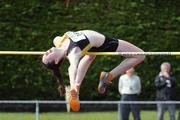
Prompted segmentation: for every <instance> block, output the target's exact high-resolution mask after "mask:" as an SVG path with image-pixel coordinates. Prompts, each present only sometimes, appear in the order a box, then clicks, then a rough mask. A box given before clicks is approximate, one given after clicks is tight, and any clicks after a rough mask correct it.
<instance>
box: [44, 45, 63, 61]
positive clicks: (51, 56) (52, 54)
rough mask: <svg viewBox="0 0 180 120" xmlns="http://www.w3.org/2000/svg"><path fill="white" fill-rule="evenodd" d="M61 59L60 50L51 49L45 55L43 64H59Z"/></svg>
mask: <svg viewBox="0 0 180 120" xmlns="http://www.w3.org/2000/svg"><path fill="white" fill-rule="evenodd" d="M61 57H62V56H61V54H60V52H59V50H58V49H57V48H55V47H52V48H51V49H49V50H47V51H46V53H45V54H44V55H43V57H42V62H43V63H44V64H48V63H55V64H58V62H59V60H60V58H61Z"/></svg>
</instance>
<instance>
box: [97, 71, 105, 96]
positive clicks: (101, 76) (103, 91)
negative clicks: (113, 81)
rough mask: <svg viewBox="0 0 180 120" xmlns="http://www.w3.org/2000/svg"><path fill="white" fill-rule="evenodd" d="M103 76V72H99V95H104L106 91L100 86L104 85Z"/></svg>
mask: <svg viewBox="0 0 180 120" xmlns="http://www.w3.org/2000/svg"><path fill="white" fill-rule="evenodd" d="M105 74H106V73H105V72H101V75H100V81H99V86H98V92H99V93H101V94H104V93H105V91H106V88H104V87H102V86H103V85H102V84H103V83H104V81H103V79H104V78H105Z"/></svg>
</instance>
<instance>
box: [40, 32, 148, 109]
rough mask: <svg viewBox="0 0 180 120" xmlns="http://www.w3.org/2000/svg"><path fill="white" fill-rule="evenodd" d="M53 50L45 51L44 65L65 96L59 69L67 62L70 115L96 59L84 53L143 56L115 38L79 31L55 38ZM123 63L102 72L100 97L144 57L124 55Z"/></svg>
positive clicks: (76, 106) (134, 48) (138, 50)
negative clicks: (68, 64)
mask: <svg viewBox="0 0 180 120" xmlns="http://www.w3.org/2000/svg"><path fill="white" fill-rule="evenodd" d="M53 43H54V45H55V47H52V48H51V49H49V50H47V51H46V53H45V54H44V55H43V57H42V62H43V64H44V65H45V66H46V67H47V68H50V69H51V70H53V72H54V75H55V76H56V77H57V79H58V80H59V82H60V84H62V85H61V90H60V91H61V92H64V86H63V81H62V76H61V74H60V71H59V66H60V65H61V64H62V61H63V60H64V59H65V58H67V59H68V60H69V63H70V66H69V69H68V72H69V79H70V86H71V90H70V94H71V97H70V106H71V108H72V110H73V111H79V109H80V104H79V89H80V86H81V83H82V80H83V79H84V77H85V74H86V72H87V70H88V68H89V66H90V65H91V63H92V62H93V60H94V59H95V57H96V56H95V55H86V54H85V53H86V52H143V50H141V49H140V48H138V47H136V46H135V45H133V44H131V43H129V42H126V41H124V40H119V39H115V38H109V37H107V36H105V35H103V34H101V33H98V32H96V31H92V30H81V31H76V32H71V31H70V32H66V33H65V34H64V35H63V36H62V37H60V36H57V37H55V38H54V40H53ZM124 56H125V57H126V59H125V60H124V61H122V62H121V63H120V64H119V65H118V66H117V67H115V68H114V69H112V70H111V71H110V72H101V74H100V78H99V85H98V92H99V93H101V94H103V93H104V92H105V91H106V88H107V86H108V85H109V84H110V83H111V81H112V80H113V79H114V78H115V77H117V76H118V75H120V74H123V73H124V72H125V71H126V70H128V69H129V68H131V67H134V66H136V65H138V64H139V63H141V62H142V61H143V60H144V59H145V56H144V55H128V56H126V55H124Z"/></svg>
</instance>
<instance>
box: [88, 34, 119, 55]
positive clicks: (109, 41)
mask: <svg viewBox="0 0 180 120" xmlns="http://www.w3.org/2000/svg"><path fill="white" fill-rule="evenodd" d="M118 44H119V42H118V39H115V38H109V37H105V41H104V43H103V44H102V45H101V46H100V47H92V48H91V49H90V50H88V52H115V51H116V50H117V47H118Z"/></svg>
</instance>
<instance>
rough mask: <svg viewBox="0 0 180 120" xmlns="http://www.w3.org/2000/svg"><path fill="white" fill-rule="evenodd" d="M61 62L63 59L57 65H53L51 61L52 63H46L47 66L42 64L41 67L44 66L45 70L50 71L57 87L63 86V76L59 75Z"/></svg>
mask: <svg viewBox="0 0 180 120" xmlns="http://www.w3.org/2000/svg"><path fill="white" fill-rule="evenodd" d="M63 61H64V59H62V60H61V61H59V63H58V64H55V62H54V61H53V62H49V63H47V64H44V63H43V65H44V66H45V67H46V68H48V69H50V70H52V72H53V75H54V76H55V77H56V79H57V83H58V84H59V85H64V80H63V76H62V74H61V69H60V66H61V65H62V63H63Z"/></svg>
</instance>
